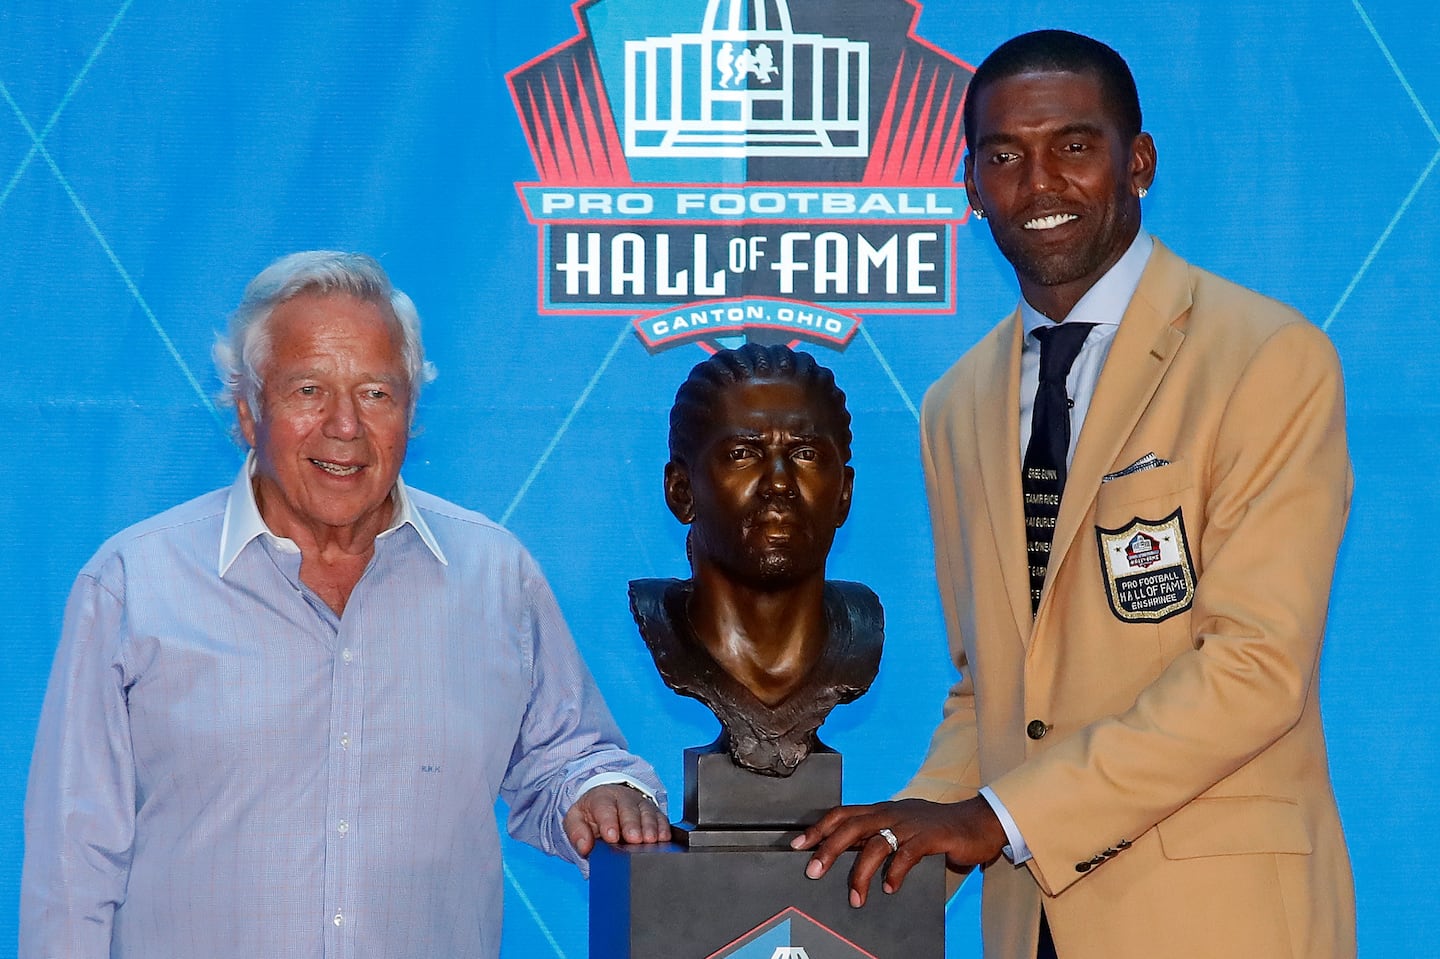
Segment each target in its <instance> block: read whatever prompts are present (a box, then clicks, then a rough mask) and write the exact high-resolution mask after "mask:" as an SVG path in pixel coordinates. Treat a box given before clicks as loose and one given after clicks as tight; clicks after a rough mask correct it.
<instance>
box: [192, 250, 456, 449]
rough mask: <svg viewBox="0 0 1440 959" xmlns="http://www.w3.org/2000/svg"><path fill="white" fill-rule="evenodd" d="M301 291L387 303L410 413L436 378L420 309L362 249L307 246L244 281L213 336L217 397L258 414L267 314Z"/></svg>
mask: <svg viewBox="0 0 1440 959" xmlns="http://www.w3.org/2000/svg"><path fill="white" fill-rule="evenodd" d="M301 293H319V294H322V295H323V294H326V293H346V294H349V295H350V296H353V297H355V298H356V299H359V300H363V301H365V302H367V303H375V304H380V305H384V306H388V307H389V311H390V312H391V313H392V314H393V315H394V317H395V322H396V324H397V325H398V327H399V330H400V336H401V347H400V351H401V359H402V360H403V361H404V363H405V372H406V374H407V376H408V378H409V386H410V419H411V420H412V421H413V420H414V418H415V407H416V404H417V403H418V402H419V400H420V387H422V386H424V385H425V384H426V383H429V382H430V381H431V380H433V379H434V378H435V367H434V365H433V364H431V363H429V362H427V361H426V359H425V346H424V344H423V343H421V341H420V314H419V313H418V312H417V311H416V309H415V304H414V302H412V301H411V299H410V297H408V296H406V295H405V293H404V292H403V291H401V290H397V289H396V288H395V287H394V286H392V285H391V284H390V277H388V276H386V275H385V270H384V269H383V268H382V267H381V266H380V264H379V263H377V262H375V260H374V259H373V258H371V257H369V256H366V255H365V254H364V253H340V252H336V251H334V250H306V251H304V252H301V253H291V254H289V255H288V256H282V257H281V258H280V259H278V260H276V261H275V262H274V263H271V264H270V265H269V266H267V267H266V268H265V269H263V270H261V271H260V273H259V275H258V276H256V277H255V279H253V280H251V281H250V283H249V285H248V286H246V287H245V295H244V296H243V297H241V299H240V305H239V306H237V307H236V308H235V312H234V313H232V314H231V315H230V326H229V330H228V332H227V333H226V334H225V335H222V336H217V337H216V338H215V348H214V350H213V353H214V357H215V368H216V370H217V371H218V372H219V374H220V381H221V383H223V384H224V388H223V390H222V392H221V400H222V401H223V402H224V403H226V404H227V405H232V406H233V405H234V404H235V403H236V402H237V401H239V400H244V401H245V403H246V405H247V406H248V407H249V408H250V414H251V415H252V416H254V417H255V418H256V419H257V420H258V419H259V418H260V415H261V408H260V388H261V385H262V382H263V381H262V379H261V373H260V371H261V369H263V368H264V366H265V363H266V362H267V361H268V360H269V359H270V349H271V335H270V317H271V316H272V315H274V313H275V310H276V308H277V307H279V306H280V305H281V304H282V303H285V302H287V301H289V300H292V299H294V298H295V297H297V296H299V295H300V294H301Z"/></svg>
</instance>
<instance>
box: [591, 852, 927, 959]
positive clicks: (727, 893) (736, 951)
mask: <svg viewBox="0 0 1440 959" xmlns="http://www.w3.org/2000/svg"><path fill="white" fill-rule="evenodd" d="M809 856H810V854H809V853H805V852H794V851H793V850H788V849H786V850H775V849H745V848H734V847H732V848H727V849H697V848H689V849H686V848H684V847H682V846H679V845H677V844H674V843H663V844H658V845H653V846H616V847H611V846H607V845H605V844H604V843H600V844H598V845H597V846H596V848H595V851H594V852H593V853H592V854H591V856H590V956H591V959H775V957H776V955H777V954H778V955H780V956H782V957H786V959H799V957H800V956H801V955H802V953H800V952H799V951H798V950H801V949H803V950H804V953H803V955H804V956H805V957H806V959H864V957H867V956H869V957H875V959H892V957H893V959H902V957H903V959H930V957H940V956H943V955H945V876H944V872H945V869H944V860H943V859H942V858H941V857H939V856H931V857H928V858H926V859H924V860H923V861H921V862H920V864H919V865H917V866H916V867H915V868H914V869H912V870H911V871H910V874H909V876H908V877H907V878H906V880H905V885H904V886H903V887H901V889H900V891H899V892H897V893H895V894H894V895H890V896H887V895H885V893H883V892H882V891H881V890H880V884H879V881H878V879H877V881H876V882H875V884H874V886H873V888H872V889H871V890H870V898H869V901H868V902H867V903H866V904H865V906H864V907H863V908H860V909H853V908H851V907H850V904H849V890H848V879H849V873H850V865H851V863H853V862H854V859H855V853H853V852H848V853H845V854H843V855H842V856H841V857H840V859H839V860H838V861H837V862H836V864H835V865H834V867H832V868H831V870H830V872H829V873H827V874H826V876H825V877H824V878H823V879H818V880H817V879H808V878H806V876H805V863H806V862H807V860H808V859H809ZM777 950H785V951H779V952H778V953H777Z"/></svg>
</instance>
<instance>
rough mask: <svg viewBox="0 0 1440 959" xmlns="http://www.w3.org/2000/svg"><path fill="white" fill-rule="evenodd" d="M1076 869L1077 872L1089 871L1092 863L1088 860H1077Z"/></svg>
mask: <svg viewBox="0 0 1440 959" xmlns="http://www.w3.org/2000/svg"><path fill="white" fill-rule="evenodd" d="M1075 871H1076V872H1089V871H1090V864H1089V863H1088V862H1077V863H1076V864H1075Z"/></svg>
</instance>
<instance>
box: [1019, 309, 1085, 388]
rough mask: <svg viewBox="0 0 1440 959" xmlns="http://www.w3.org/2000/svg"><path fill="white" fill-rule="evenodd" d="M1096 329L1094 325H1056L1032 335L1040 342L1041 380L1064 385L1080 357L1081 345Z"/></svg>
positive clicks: (1041, 328) (1043, 328) (1035, 331)
mask: <svg viewBox="0 0 1440 959" xmlns="http://www.w3.org/2000/svg"><path fill="white" fill-rule="evenodd" d="M1094 328H1095V324H1094V323H1055V324H1053V325H1051V326H1042V327H1038V328H1036V329H1035V330H1034V331H1033V334H1032V335H1033V336H1034V337H1035V338H1036V339H1037V340H1039V341H1040V379H1041V380H1042V381H1055V380H1058V381H1060V382H1061V383H1064V382H1065V377H1067V376H1069V375H1070V367H1072V366H1074V365H1075V357H1077V356H1079V355H1080V346H1081V344H1083V343H1084V342H1085V337H1087V336H1089V335H1090V331H1091V330H1093V329H1094Z"/></svg>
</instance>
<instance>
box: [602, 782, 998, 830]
mask: <svg viewBox="0 0 1440 959" xmlns="http://www.w3.org/2000/svg"><path fill="white" fill-rule="evenodd" d="M615 785H619V786H629V787H630V788H631V789H638V790H639V791H640V792H642V793H644V794H645V798H646V799H648V800H650V801H651V802H653V803H655V805H656V807H659V805H660V803H659V802H657V801H656V799H655V794H654V793H653V792H651V791H650V790H649V789H647V788H646V786H645V784H644V783H642V782H640V781H639V780H638V779H632V778H631V777H629V776H627V775H625V774H624V773H596V774H595V775H593V776H591V777H590V778H589V779H587V780H585V781H584V782H583V783H581V784H580V791H579V792H578V793H576V794H575V798H576V799H579V798H580V797H581V796H583V795H585V794H586V793H588V792H589V791H590V790H592V789H594V788H595V787H596V786H615ZM1007 835H1008V833H1007Z"/></svg>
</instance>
